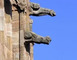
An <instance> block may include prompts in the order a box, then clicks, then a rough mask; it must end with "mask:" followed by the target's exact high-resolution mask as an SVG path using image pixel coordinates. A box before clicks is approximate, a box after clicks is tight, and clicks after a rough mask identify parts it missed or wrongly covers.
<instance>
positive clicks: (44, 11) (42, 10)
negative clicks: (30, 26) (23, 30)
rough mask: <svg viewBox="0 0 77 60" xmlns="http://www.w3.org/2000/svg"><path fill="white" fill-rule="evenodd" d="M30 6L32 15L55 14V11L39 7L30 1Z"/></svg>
mask: <svg viewBox="0 0 77 60" xmlns="http://www.w3.org/2000/svg"><path fill="white" fill-rule="evenodd" d="M30 6H31V14H30V15H33V16H42V15H50V16H56V13H55V12H54V11H53V10H50V9H46V8H41V7H40V5H39V4H37V3H32V2H30Z"/></svg>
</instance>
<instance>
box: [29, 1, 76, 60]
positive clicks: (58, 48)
mask: <svg viewBox="0 0 77 60" xmlns="http://www.w3.org/2000/svg"><path fill="white" fill-rule="evenodd" d="M31 2H35V3H39V4H40V5H41V7H44V8H49V9H53V10H54V11H55V12H56V17H50V16H41V17H34V16H31V18H32V19H33V21H34V22H33V32H35V33H37V34H39V35H41V36H44V37H45V36H50V37H51V38H52V42H51V43H50V45H43V44H40V45H38V44H35V45H34V60H77V0H31Z"/></svg>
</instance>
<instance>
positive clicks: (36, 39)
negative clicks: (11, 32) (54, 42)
mask: <svg viewBox="0 0 77 60" xmlns="http://www.w3.org/2000/svg"><path fill="white" fill-rule="evenodd" d="M24 38H25V41H26V42H28V43H30V42H33V43H37V44H41V43H43V44H49V43H50V42H51V39H50V37H49V36H47V37H42V36H40V35H37V34H35V33H34V32H25V33H24Z"/></svg>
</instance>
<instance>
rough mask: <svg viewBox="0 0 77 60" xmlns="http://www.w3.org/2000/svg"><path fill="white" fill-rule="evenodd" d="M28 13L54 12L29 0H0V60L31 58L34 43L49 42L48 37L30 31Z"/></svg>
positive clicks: (31, 59)
mask: <svg viewBox="0 0 77 60" xmlns="http://www.w3.org/2000/svg"><path fill="white" fill-rule="evenodd" d="M30 15H32V16H43V15H50V16H55V15H56V14H55V12H54V11H53V10H50V9H45V8H41V7H40V5H39V4H36V3H32V2H29V0H0V60H33V45H34V43H37V44H41V43H43V44H49V43H50V41H51V39H50V37H48V36H47V37H42V36H40V35H37V34H35V33H34V32H32V23H33V21H32V20H31V18H30Z"/></svg>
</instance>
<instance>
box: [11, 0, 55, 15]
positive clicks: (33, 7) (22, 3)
mask: <svg viewBox="0 0 77 60" xmlns="http://www.w3.org/2000/svg"><path fill="white" fill-rule="evenodd" d="M10 1H11V4H12V5H15V6H18V7H19V8H20V10H23V11H25V13H26V7H27V4H26V0H10ZM29 11H30V15H33V16H42V15H50V16H55V15H56V13H55V12H54V11H53V10H51V9H47V8H42V7H40V5H39V4H37V3H33V2H30V7H29Z"/></svg>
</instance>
